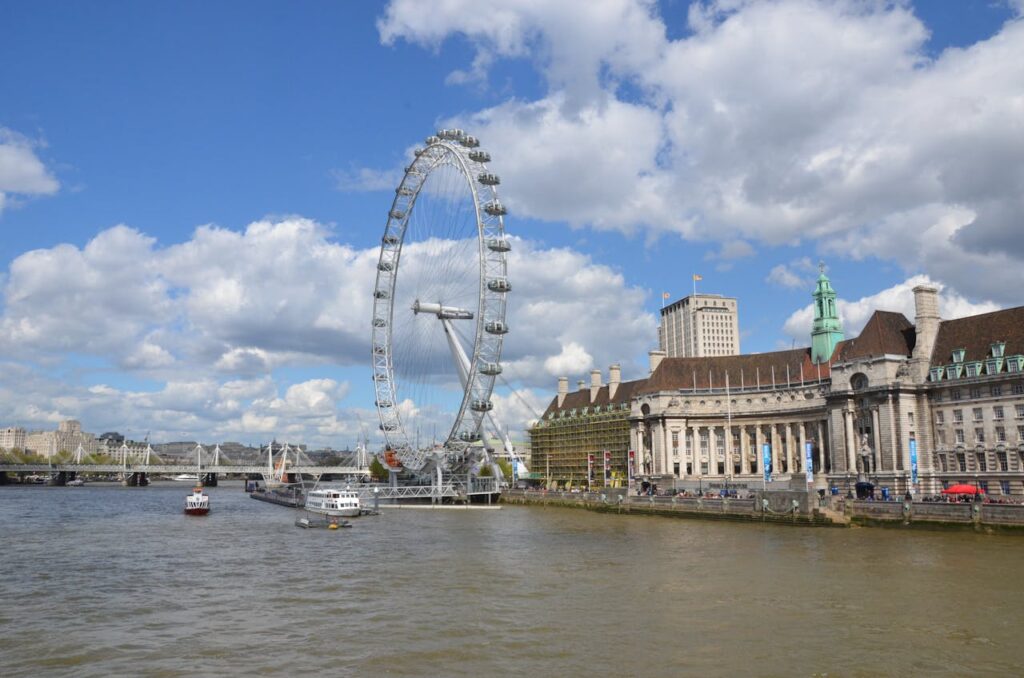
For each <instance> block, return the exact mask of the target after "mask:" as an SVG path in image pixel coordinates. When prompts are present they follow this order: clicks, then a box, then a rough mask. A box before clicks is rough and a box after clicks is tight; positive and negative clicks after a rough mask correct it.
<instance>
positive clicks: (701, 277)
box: [693, 273, 704, 282]
mask: <svg viewBox="0 0 1024 678" xmlns="http://www.w3.org/2000/svg"><path fill="white" fill-rule="evenodd" d="M703 279H704V276H702V275H700V274H699V273H694V274H693V281H694V282H696V281H698V280H703Z"/></svg>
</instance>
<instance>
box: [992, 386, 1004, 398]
mask: <svg viewBox="0 0 1024 678" xmlns="http://www.w3.org/2000/svg"><path fill="white" fill-rule="evenodd" d="M992 395H993V396H994V397H996V398H998V397H999V396H1001V395H1003V387H1002V386H993V387H992Z"/></svg>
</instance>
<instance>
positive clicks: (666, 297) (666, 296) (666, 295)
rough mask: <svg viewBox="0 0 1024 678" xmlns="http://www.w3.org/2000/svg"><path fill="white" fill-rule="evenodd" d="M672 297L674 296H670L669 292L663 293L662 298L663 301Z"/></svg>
mask: <svg viewBox="0 0 1024 678" xmlns="http://www.w3.org/2000/svg"><path fill="white" fill-rule="evenodd" d="M670 296H672V295H671V294H669V293H668V292H662V293H661V298H662V299H668V298H669V297H670Z"/></svg>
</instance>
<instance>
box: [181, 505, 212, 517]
mask: <svg viewBox="0 0 1024 678" xmlns="http://www.w3.org/2000/svg"><path fill="white" fill-rule="evenodd" d="M209 512H210V507H209V506H207V507H205V508H187V509H185V515H187V516H205V515H206V514H207V513H209Z"/></svg>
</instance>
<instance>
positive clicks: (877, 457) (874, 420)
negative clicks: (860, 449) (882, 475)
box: [871, 405, 885, 471]
mask: <svg viewBox="0 0 1024 678" xmlns="http://www.w3.org/2000/svg"><path fill="white" fill-rule="evenodd" d="M871 431H872V433H873V434H874V439H875V453H874V455H872V460H873V461H872V463H874V464H875V467H876V468H877V469H878V470H879V471H884V470H885V463H884V462H883V460H882V432H881V431H879V430H878V406H877V405H876V406H874V407H872V408H871Z"/></svg>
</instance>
